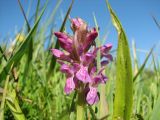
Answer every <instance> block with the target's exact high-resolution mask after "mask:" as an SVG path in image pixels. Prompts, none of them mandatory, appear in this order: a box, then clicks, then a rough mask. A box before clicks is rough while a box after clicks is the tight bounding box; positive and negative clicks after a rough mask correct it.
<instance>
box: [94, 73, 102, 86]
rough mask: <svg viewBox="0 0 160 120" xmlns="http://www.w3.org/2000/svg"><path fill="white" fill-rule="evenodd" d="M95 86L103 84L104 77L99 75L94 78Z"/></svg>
mask: <svg viewBox="0 0 160 120" xmlns="http://www.w3.org/2000/svg"><path fill="white" fill-rule="evenodd" d="M93 81H94V84H96V85H98V84H99V83H101V82H102V77H101V75H97V76H96V77H94V78H93Z"/></svg>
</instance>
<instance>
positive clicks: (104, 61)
mask: <svg viewBox="0 0 160 120" xmlns="http://www.w3.org/2000/svg"><path fill="white" fill-rule="evenodd" d="M108 63H109V61H108V60H103V61H102V62H101V66H102V67H103V66H106V65H107V64H108Z"/></svg>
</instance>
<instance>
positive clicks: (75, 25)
mask: <svg viewBox="0 0 160 120" xmlns="http://www.w3.org/2000/svg"><path fill="white" fill-rule="evenodd" d="M83 24H84V21H83V20H82V19H81V18H73V19H71V28H72V30H73V31H76V30H77V29H78V28H80V27H81V25H83Z"/></svg>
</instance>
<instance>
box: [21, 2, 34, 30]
mask: <svg viewBox="0 0 160 120" xmlns="http://www.w3.org/2000/svg"><path fill="white" fill-rule="evenodd" d="M18 4H19V6H20V9H21V11H22V14H23V16H24V19H25V21H26V23H27V29H28V31H30V29H31V28H30V25H29V22H28V20H27V17H26V14H25V12H24V9H23V7H22V4H21V2H20V0H18Z"/></svg>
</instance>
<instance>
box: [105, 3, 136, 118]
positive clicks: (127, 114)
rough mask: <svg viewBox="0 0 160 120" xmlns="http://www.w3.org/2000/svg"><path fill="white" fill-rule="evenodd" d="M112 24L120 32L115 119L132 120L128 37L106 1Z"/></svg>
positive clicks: (131, 82)
mask: <svg viewBox="0 0 160 120" xmlns="http://www.w3.org/2000/svg"><path fill="white" fill-rule="evenodd" d="M106 3H107V6H108V9H109V11H110V15H111V18H112V24H113V25H114V27H115V28H116V30H117V32H118V49H117V61H116V62H117V65H116V68H117V69H116V88H115V99H114V113H113V119H115V120H117V119H124V120H130V118H131V113H132V104H133V81H132V80H133V79H132V64H131V57H130V50H129V45H128V40H127V36H126V34H125V32H124V30H123V27H122V25H121V23H120V21H119V19H118V17H117V16H116V14H115V12H114V11H113V10H112V8H111V6H110V4H109V3H108V0H106Z"/></svg>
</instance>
